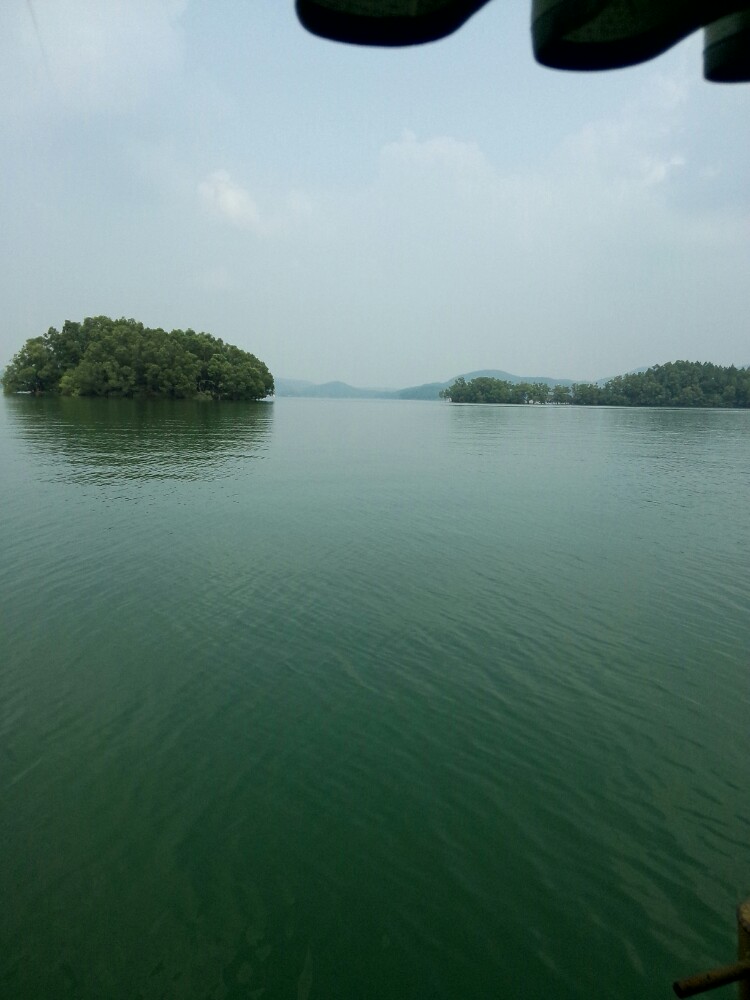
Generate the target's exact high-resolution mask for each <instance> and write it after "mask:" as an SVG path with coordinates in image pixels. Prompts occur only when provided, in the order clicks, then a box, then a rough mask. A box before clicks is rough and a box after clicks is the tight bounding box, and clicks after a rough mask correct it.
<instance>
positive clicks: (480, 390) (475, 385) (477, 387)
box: [440, 375, 552, 403]
mask: <svg viewBox="0 0 750 1000" xmlns="http://www.w3.org/2000/svg"><path fill="white" fill-rule="evenodd" d="M551 392H552V390H551V389H550V387H549V386H548V385H547V384H546V383H544V382H506V381H505V380H504V379H499V378H489V377H488V376H484V375H483V376H480V377H478V378H473V379H472V380H471V381H470V382H467V381H466V380H465V379H463V378H457V379H456V381H455V382H454V383H453V385H451V386H449V387H448V388H447V389H443V391H442V392H441V393H440V395H441V396H442V397H443V399H450V400H451V402H453V403H546V402H547V401H548V399H549V398H550V394H551Z"/></svg>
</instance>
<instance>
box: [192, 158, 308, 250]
mask: <svg viewBox="0 0 750 1000" xmlns="http://www.w3.org/2000/svg"><path fill="white" fill-rule="evenodd" d="M198 196H199V198H200V200H201V201H202V203H203V206H204V208H205V209H206V210H207V211H208V212H209V214H211V215H213V216H214V217H215V218H216V219H219V220H220V221H222V222H226V223H229V225H231V226H233V227H234V228H236V229H242V230H246V231H248V232H252V233H255V235H257V236H264V237H268V236H282V235H287V236H288V235H290V234H292V233H293V232H295V231H298V229H299V227H300V226H301V227H303V228H309V225H310V223H312V222H313V220H314V218H315V215H316V211H315V206H314V203H313V201H312V199H311V198H310V197H309V195H307V194H305V193H304V192H302V191H298V190H293V191H290V192H288V193H287V194H286V195H285V196H283V197H282V198H281V201H280V203H279V204H278V206H277V207H276V208H275V209H273V208H270V207H269V208H266V209H264V210H261V208H260V207H259V205H258V202H257V200H256V199H255V198H254V197H253V195H252V194H251V193H250V192H249V191H248V190H247V188H244V187H243V186H242V185H241V184H238V183H237V182H236V181H234V180H233V179H232V177H231V175H230V174H229V171H227V170H214V171H213V172H212V173H210V174H209V175H208V177H206V178H205V180H203V181H201V182H200V184H199V185H198Z"/></svg>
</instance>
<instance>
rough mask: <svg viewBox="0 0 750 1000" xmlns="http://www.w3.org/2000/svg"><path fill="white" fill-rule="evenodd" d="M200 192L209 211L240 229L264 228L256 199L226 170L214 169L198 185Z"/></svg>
mask: <svg viewBox="0 0 750 1000" xmlns="http://www.w3.org/2000/svg"><path fill="white" fill-rule="evenodd" d="M198 194H199V195H200V197H201V199H202V201H203V204H204V205H205V206H206V207H207V208H208V209H209V211H211V212H212V213H213V214H215V215H216V216H218V217H219V218H221V219H223V220H225V221H226V222H229V223H231V225H233V226H237V228H238V229H253V230H256V231H257V230H260V229H261V228H262V226H261V220H260V213H259V211H258V206H257V205H256V203H255V201H254V200H253V198H252V197H251V195H250V193H249V192H248V191H246V190H245V188H243V187H242V186H241V185H239V184H236V183H235V182H234V181H233V180H232V178H231V177H230V176H229V173H228V172H227V171H226V170H214V172H213V173H212V174H210V175H209V176H208V177H207V178H206V179H205V180H204V181H202V182H201V183H200V184H199V185H198Z"/></svg>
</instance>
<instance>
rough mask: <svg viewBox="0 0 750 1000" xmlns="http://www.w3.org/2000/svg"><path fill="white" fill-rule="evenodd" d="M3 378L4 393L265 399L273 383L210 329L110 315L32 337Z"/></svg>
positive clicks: (259, 364) (251, 359) (259, 363)
mask: <svg viewBox="0 0 750 1000" xmlns="http://www.w3.org/2000/svg"><path fill="white" fill-rule="evenodd" d="M0 381H2V385H3V389H4V391H5V392H7V393H14V392H31V393H36V394H41V393H60V394H62V395H66V396H120V397H123V396H124V397H166V398H170V399H191V398H204V399H264V398H265V397H266V396H270V395H272V394H273V390H274V385H273V376H272V375H271V373H270V372H269V370H268V368H267V367H266V366H265V365H264V364H263V362H262V361H259V360H258V358H256V357H255V355H254V354H250V353H248V352H247V351H243V350H241V349H240V348H239V347H234V346H232V345H231V344H225V343H224V341H223V340H220V339H218V338H216V337H212V336H211V334H209V333H196V332H195V331H194V330H172V331H171V332H169V333H167V332H166V331H165V330H161V329H156V330H150V329H148V327H145V326H144V325H143V324H142V323H137V322H136V321H135V320H134V319H110V318H109V317H107V316H92V317H89V318H87V319H84V320H83V322H82V323H74V322H72V321H71V320H66V322H65V323H64V324H63V327H62V329H61V330H56V329H54V327H51V328H50V329H49V330H48V331H47V333H45V334H44V336H42V337H32V338H31V339H30V340H27V341H26V343H25V344H24V345H23V347H22V348H21V350H20V351H19V352H18V354H16V355H15V357H14V358H13V359H12V360H11V361H10V363H9V364H8V366H7V367H6V369H5V371H4V372H3V375H2V379H1V380H0Z"/></svg>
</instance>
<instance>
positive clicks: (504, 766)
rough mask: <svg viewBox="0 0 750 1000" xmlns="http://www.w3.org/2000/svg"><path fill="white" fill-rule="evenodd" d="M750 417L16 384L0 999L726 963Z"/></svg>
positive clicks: (563, 987)
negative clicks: (174, 399)
mask: <svg viewBox="0 0 750 1000" xmlns="http://www.w3.org/2000/svg"><path fill="white" fill-rule="evenodd" d="M748 431H750V412H748V411H743V412H741V413H738V412H734V413H706V412H700V413H696V412H686V411H644V410H638V411H635V410H633V411H628V410H603V409H602V410H592V409H580V408H572V407H570V408H569V407H515V408H511V407H456V406H450V405H448V404H445V405H442V404H440V403H434V404H431V403H427V402H425V403H421V402H411V401H404V402H403V403H401V402H386V401H342V400H303V399H300V400H284V401H279V402H275V403H274V404H273V405H272V406H269V405H267V404H242V403H240V404H228V405H219V406H216V405H213V404H208V405H205V406H204V405H200V404H190V403H184V404H183V403H180V404H174V403H133V402H130V401H122V402H115V401H109V402H108V401H86V400H35V399H28V398H21V399H6V400H0V509H2V512H3V519H2V521H1V522H0V592H1V593H2V595H3V600H2V603H1V604H0V626H1V627H2V629H3V632H2V637H3V644H2V647H0V709H1V710H0V789H1V790H2V793H3V808H2V809H0V843H1V844H2V845H3V847H2V852H0V898H2V899H3V900H4V901H5V900H8V901H9V905H6V906H5V907H0V940H2V942H3V949H2V952H1V953H0V995H2V996H3V997H5V996H8V997H12V998H13V1000H38V998H40V997H41V998H46V997H50V998H57V997H60V998H65V997H67V998H73V997H75V998H78V1000H100V998H102V997H107V998H108V1000H131V998H132V997H136V996H138V997H141V998H143V1000H164V998H169V1000H173V998H174V1000H176V998H178V997H179V998H193V997H201V998H203V997H210V998H214V1000H247V998H248V997H250V998H254V1000H261V998H263V1000H271V998H276V997H279V998H282V997H298V998H299V997H309V1000H316V998H324V997H325V998H329V997H330V998H339V997H340V998H342V1000H343V998H347V1000H349V998H353V997H357V998H360V997H361V998H363V1000H402V998H404V997H407V998H409V1000H455V998H457V997H467V998H484V997H505V996H507V997H512V998H515V997H523V1000H541V998H545V1000H547V998H548V997H551V996H554V997H555V1000H590V998H592V997H595V996H606V997H608V998H610V1000H631V998H632V997H639V998H643V1000H659V998H661V997H664V996H666V993H667V992H668V991H669V982H670V981H671V980H672V979H673V978H676V977H677V976H679V975H684V974H686V973H688V972H690V971H692V970H693V969H694V968H700V967H702V966H705V967H709V966H710V965H712V964H715V963H717V962H720V961H723V960H725V959H726V958H727V957H729V956H730V955H731V953H732V948H733V947H734V945H733V942H732V939H731V933H732V907H733V905H734V904H735V903H736V902H737V900H738V899H740V898H742V897H743V895H746V894H747V893H748V891H750V885H749V884H748V877H750V876H749V873H750V851H749V849H748V842H749V840H748V831H750V813H748V804H747V803H748V800H747V795H746V786H747V782H748V760H750V748H749V747H748V727H747V716H748V707H749V706H750V689H749V687H748V670H747V650H748V648H750V618H749V617H748V614H747V594H748V592H749V591H750V563H749V562H748V559H747V553H748V551H750V519H748V517H747V477H748V474H749V473H750V433H748ZM271 444H272V445H273V446H272V447H271ZM266 458H267V460H263V461H259V460H260V459H266Z"/></svg>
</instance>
